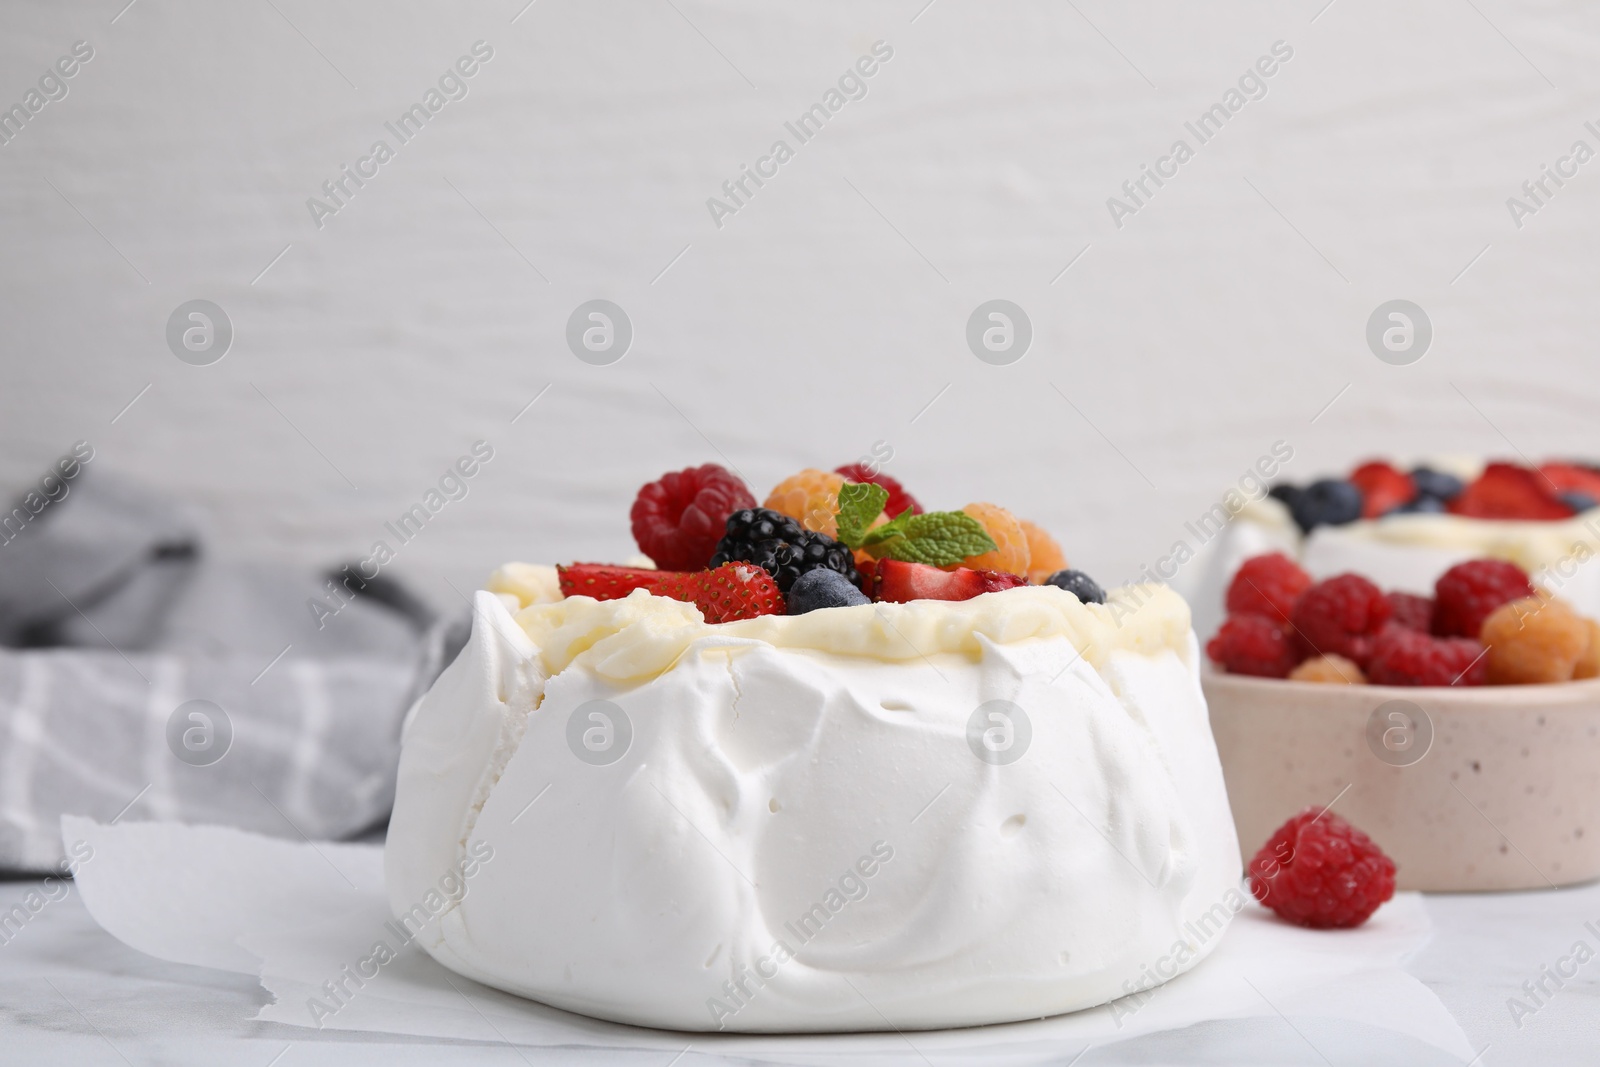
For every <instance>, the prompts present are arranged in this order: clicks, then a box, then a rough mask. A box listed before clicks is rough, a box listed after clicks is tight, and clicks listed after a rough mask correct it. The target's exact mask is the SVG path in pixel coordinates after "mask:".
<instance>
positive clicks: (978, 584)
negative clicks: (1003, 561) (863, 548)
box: [872, 559, 1028, 604]
mask: <svg viewBox="0 0 1600 1067" xmlns="http://www.w3.org/2000/svg"><path fill="white" fill-rule="evenodd" d="M1027 584H1028V580H1027V579H1026V578H1020V577H1018V576H1017V575H1015V574H1006V573H1005V572H1003V571H979V570H973V569H972V568H970V567H957V568H956V569H955V570H950V571H945V570H940V569H939V568H938V567H930V566H928V565H927V564H925V563H903V562H901V561H900V560H897V559H880V560H879V561H878V568H877V571H876V573H875V575H874V578H873V581H872V585H873V588H874V590H875V599H877V600H886V601H889V602H890V603H892V604H904V603H905V602H906V601H908V600H971V599H972V598H973V597H975V596H978V595H979V594H981V593H994V592H998V591H999V590H1001V589H1014V588H1016V587H1017V586H1019V585H1027Z"/></svg>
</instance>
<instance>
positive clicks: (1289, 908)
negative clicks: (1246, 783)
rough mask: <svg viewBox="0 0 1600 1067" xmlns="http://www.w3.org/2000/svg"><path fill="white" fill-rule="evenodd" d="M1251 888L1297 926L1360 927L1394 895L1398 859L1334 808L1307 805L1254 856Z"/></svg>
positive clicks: (1251, 863) (1253, 892) (1256, 894)
mask: <svg viewBox="0 0 1600 1067" xmlns="http://www.w3.org/2000/svg"><path fill="white" fill-rule="evenodd" d="M1249 875H1250V892H1251V893H1252V894H1254V895H1255V898H1256V899H1257V900H1259V901H1260V902H1261V903H1263V904H1265V905H1266V906H1267V907H1269V908H1271V909H1272V910H1273V911H1275V912H1277V913H1278V914H1279V915H1280V916H1282V917H1283V918H1285V919H1287V920H1289V921H1290V922H1292V923H1294V924H1296V925H1297V926H1310V927H1314V928H1317V929H1332V928H1340V927H1350V926H1360V925H1361V924H1362V923H1364V922H1366V921H1367V919H1368V918H1369V917H1370V916H1371V915H1372V913H1373V912H1375V911H1377V910H1378V905H1380V904H1382V903H1383V902H1384V901H1386V900H1388V899H1389V898H1390V897H1392V896H1394V860H1392V859H1390V858H1389V857H1388V856H1385V855H1384V854H1383V850H1382V849H1380V848H1379V847H1378V846H1377V845H1376V844H1374V843H1373V841H1372V839H1371V838H1369V837H1368V836H1367V835H1366V834H1364V833H1362V832H1361V831H1360V830H1357V829H1356V828H1355V827H1354V826H1351V825H1350V824H1349V823H1347V822H1345V821H1344V820H1343V819H1341V818H1339V816H1337V815H1335V814H1333V813H1332V812H1331V811H1323V812H1321V813H1320V814H1319V812H1318V810H1317V809H1316V808H1307V809H1306V810H1305V811H1302V812H1301V813H1300V814H1299V815H1296V816H1295V817H1294V818H1292V819H1290V820H1289V821H1288V822H1286V823H1284V824H1283V825H1282V826H1280V827H1278V830H1277V832H1276V833H1274V834H1273V835H1272V838H1271V840H1269V841H1268V842H1267V843H1266V844H1265V845H1262V846H1261V851H1260V852H1257V853H1256V856H1255V859H1253V860H1251V861H1250V867H1249Z"/></svg>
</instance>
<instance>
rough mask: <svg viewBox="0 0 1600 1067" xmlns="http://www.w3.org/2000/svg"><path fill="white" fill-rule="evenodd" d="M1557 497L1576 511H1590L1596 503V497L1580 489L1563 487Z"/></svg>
mask: <svg viewBox="0 0 1600 1067" xmlns="http://www.w3.org/2000/svg"><path fill="white" fill-rule="evenodd" d="M1556 499H1557V500H1559V501H1561V502H1562V503H1563V504H1565V505H1566V506H1567V507H1569V508H1571V509H1572V510H1573V511H1574V512H1584V511H1588V510H1589V509H1590V508H1592V507H1594V506H1595V504H1596V500H1595V498H1594V497H1592V496H1590V495H1589V494H1588V493H1585V492H1583V491H1582V490H1579V489H1563V490H1562V491H1561V492H1559V493H1557V494H1556Z"/></svg>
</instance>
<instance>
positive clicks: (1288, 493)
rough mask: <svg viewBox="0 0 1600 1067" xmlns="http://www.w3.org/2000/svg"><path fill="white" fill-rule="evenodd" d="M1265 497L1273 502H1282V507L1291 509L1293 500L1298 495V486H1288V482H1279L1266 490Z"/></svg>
mask: <svg viewBox="0 0 1600 1067" xmlns="http://www.w3.org/2000/svg"><path fill="white" fill-rule="evenodd" d="M1267 495H1268V496H1270V497H1271V498H1272V499H1274V500H1281V501H1283V506H1284V507H1287V508H1292V507H1294V502H1295V499H1296V498H1297V497H1299V495H1300V487H1299V486H1298V485H1290V484H1289V483H1288V482H1280V483H1279V484H1277V485H1275V486H1273V487H1272V488H1271V489H1268V490H1267Z"/></svg>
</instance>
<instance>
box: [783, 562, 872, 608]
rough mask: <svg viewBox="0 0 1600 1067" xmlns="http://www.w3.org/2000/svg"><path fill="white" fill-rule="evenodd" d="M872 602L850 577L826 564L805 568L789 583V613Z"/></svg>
mask: <svg viewBox="0 0 1600 1067" xmlns="http://www.w3.org/2000/svg"><path fill="white" fill-rule="evenodd" d="M870 603H871V601H870V600H868V599H867V595H866V594H865V593H863V592H862V591H861V590H859V589H857V588H856V587H855V586H854V585H853V584H852V583H851V581H850V579H848V578H846V577H845V576H844V575H842V574H840V573H839V572H838V571H835V570H829V569H828V568H827V567H818V568H817V569H816V570H810V571H806V572H805V573H804V574H802V575H801V576H800V577H798V578H796V579H795V580H794V584H793V585H791V586H790V587H789V614H790V615H804V614H805V613H806V612H808V611H816V610H817V609H818V608H848V607H853V606H855V605H856V604H870Z"/></svg>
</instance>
